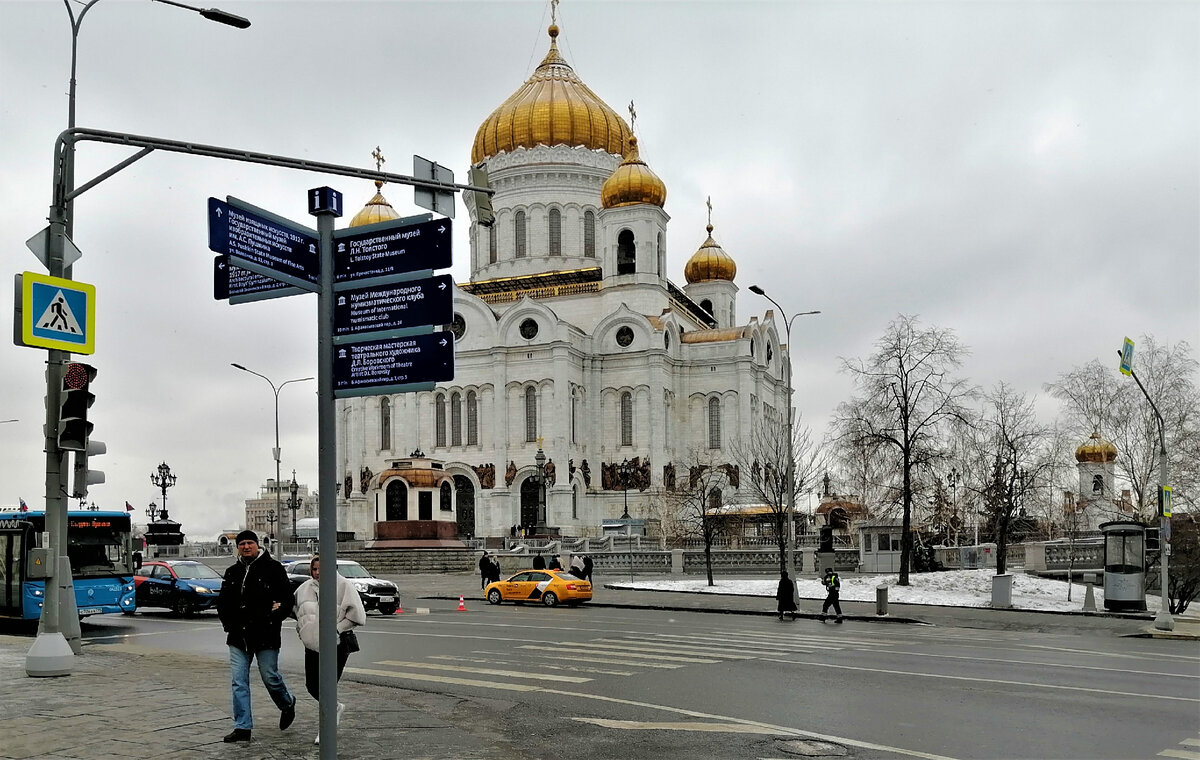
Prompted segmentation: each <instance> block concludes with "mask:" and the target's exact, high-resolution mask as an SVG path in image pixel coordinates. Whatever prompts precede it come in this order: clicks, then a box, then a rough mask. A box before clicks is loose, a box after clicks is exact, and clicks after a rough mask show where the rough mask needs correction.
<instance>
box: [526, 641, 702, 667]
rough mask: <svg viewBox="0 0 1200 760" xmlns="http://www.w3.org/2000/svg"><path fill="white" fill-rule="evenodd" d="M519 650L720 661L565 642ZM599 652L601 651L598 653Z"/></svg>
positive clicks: (528, 646)
mask: <svg viewBox="0 0 1200 760" xmlns="http://www.w3.org/2000/svg"><path fill="white" fill-rule="evenodd" d="M517 648H518V649H549V650H550V651H552V652H562V651H566V650H575V651H581V652H584V653H586V654H606V655H610V656H613V657H616V656H617V655H620V656H621V657H637V658H639V659H645V660H665V661H667V662H692V663H702V664H706V665H711V664H712V663H715V662H720V660H709V659H705V658H702V657H672V656H670V655H665V654H644V653H643V652H644V651H645V650H643V651H642V652H634V651H632V648H631V647H616V646H610V645H608V644H583V643H579V642H563V643H561V644H557V645H555V646H538V645H536V644H525V645H523V646H519V647H517ZM596 650H599V651H596ZM631 664H632V663H631Z"/></svg>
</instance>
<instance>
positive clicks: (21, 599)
mask: <svg viewBox="0 0 1200 760" xmlns="http://www.w3.org/2000/svg"><path fill="white" fill-rule="evenodd" d="M131 527H132V526H131V523H130V519H129V515H128V514H127V513H125V512H101V511H95V512H93V511H89V510H71V511H69V512H68V513H67V558H68V559H69V560H70V561H71V577H72V578H73V580H74V584H75V606H76V607H78V608H79V616H80V617H86V616H88V615H100V614H104V613H107V612H125V613H129V614H132V613H133V611H134V609H135V603H134V597H133V571H134V566H133V565H134V562H133V539H132V535H131V533H130V528H131ZM45 530H46V513H45V512H40V511H39V512H18V511H0V618H14V619H18V620H37V619H38V618H40V617H41V615H42V603H43V602H44V601H45V598H46V597H45V594H46V582H45V580H43V579H40V578H38V577H37V576H38V575H40V573H38V572H36V571H35V570H34V568H33V562H34V560H32V559H31V558H30V552H31V550H33V549H38V548H41V547H43V546H44V545H45V544H44V542H45V540H46V538H45ZM30 576H33V577H30Z"/></svg>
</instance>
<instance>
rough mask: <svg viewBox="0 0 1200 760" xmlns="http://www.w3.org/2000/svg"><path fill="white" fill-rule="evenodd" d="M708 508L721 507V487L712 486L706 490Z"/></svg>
mask: <svg viewBox="0 0 1200 760" xmlns="http://www.w3.org/2000/svg"><path fill="white" fill-rule="evenodd" d="M708 508H709V509H710V510H714V509H720V508H721V489H720V488H714V489H713V490H711V491H709V492H708Z"/></svg>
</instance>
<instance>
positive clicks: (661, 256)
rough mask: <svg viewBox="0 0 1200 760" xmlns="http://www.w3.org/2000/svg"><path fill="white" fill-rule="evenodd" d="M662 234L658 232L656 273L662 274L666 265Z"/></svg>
mask: <svg viewBox="0 0 1200 760" xmlns="http://www.w3.org/2000/svg"><path fill="white" fill-rule="evenodd" d="M664 243H665V241H664V239H663V234H662V233H661V232H660V233H658V251H657V253H658V273H659V274H663V273H664V272H665V271H666V267H667V251H666V247H665V245H664Z"/></svg>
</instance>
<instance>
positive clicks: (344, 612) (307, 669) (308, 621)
mask: <svg viewBox="0 0 1200 760" xmlns="http://www.w3.org/2000/svg"><path fill="white" fill-rule="evenodd" d="M309 567H310V568H311V570H310V572H311V573H312V578H311V579H309V580H307V581H305V582H304V583H302V584H300V588H298V589H296V607H295V611H294V614H295V617H296V633H297V634H299V636H300V643H301V644H303V645H304V686H305V688H306V689H308V693H309V695H310V696H312V698H313V699H316V700H318V701H320V699H321V675H320V667H321V654H320V650H319V649H318V646H319V643H320V639H321V633H320V612H321V605H320V600H319V598H318V593H319V592H320V583H319V581H320V580H321V557H320V556H319V555H317V556H314V557H313V558H312V563H311V565H310V566H309ZM336 575H337V632H338V644H337V680H339V681H340V680H342V670H344V669H345V667H346V660H347V659H348V658H349V657H350V654H351V653H352V652H357V651H358V636H356V635H355V633H354V629H355V628H356V627H358V626H360V625H366V624H367V611H366V610H365V609H364V608H363V604H362V599H361V598H360V597H359V595H358V590H357V589H356V588H354V584H352V583H351V582H350V581H348V580H346V579H345V578H343V577H342V576H341V574H340V573H337V574H336ZM345 709H346V705H345V704H344V703H342V702H338V703H337V721H338V723H341V721H342V712H343V711H344V710H345ZM320 743H321V734H320V733H318V734H317V738H316V739H314V740H313V744H320Z"/></svg>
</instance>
